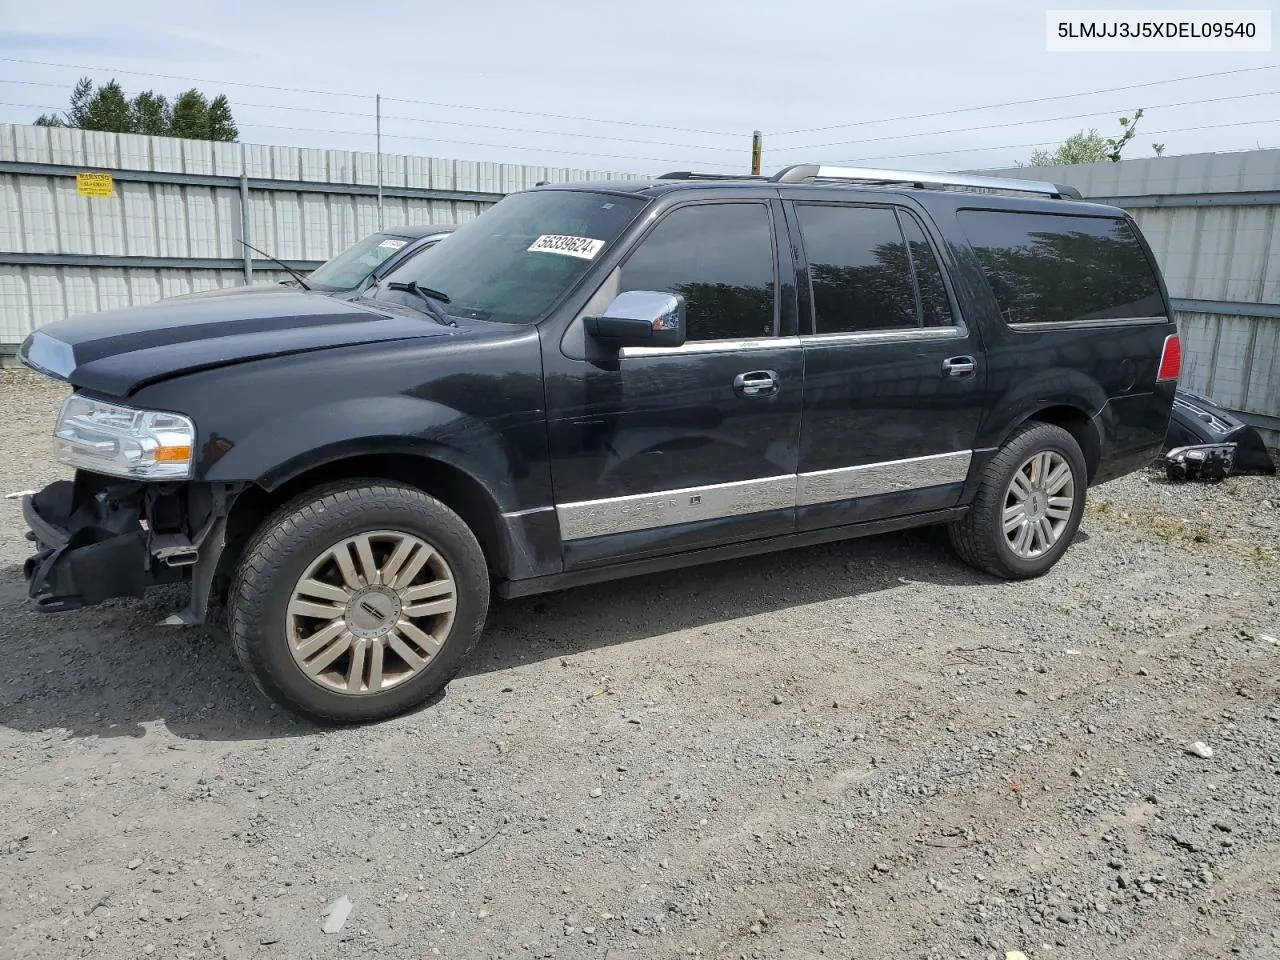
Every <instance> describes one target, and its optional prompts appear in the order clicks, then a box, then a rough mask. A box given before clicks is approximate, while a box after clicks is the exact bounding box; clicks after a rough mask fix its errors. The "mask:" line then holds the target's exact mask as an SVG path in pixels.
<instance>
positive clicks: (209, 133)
mask: <svg viewBox="0 0 1280 960" xmlns="http://www.w3.org/2000/svg"><path fill="white" fill-rule="evenodd" d="M205 139H206V140H221V141H223V142H224V143H234V142H235V141H236V140H238V139H240V128H239V127H237V126H236V122H235V120H233V119H232V118H231V104H230V103H229V102H228V101H227V95H226V94H225V93H220V94H218V95H217V96H216V97H214V98H213V100H212V101H211V102H210V103H209V115H208V126H207V128H206V130H205Z"/></svg>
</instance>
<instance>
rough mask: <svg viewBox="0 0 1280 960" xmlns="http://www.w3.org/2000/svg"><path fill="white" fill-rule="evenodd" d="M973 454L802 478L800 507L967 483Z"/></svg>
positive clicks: (823, 472) (867, 466) (933, 456)
mask: <svg viewBox="0 0 1280 960" xmlns="http://www.w3.org/2000/svg"><path fill="white" fill-rule="evenodd" d="M972 460H973V451H972V450H955V451H952V452H951V453H933V454H929V455H928V456H923V457H908V458H906V459H904V460H882V461H879V462H877V463H863V464H859V465H858V466H856V467H836V468H835V469H832V470H814V471H812V472H809V473H802V474H800V475H799V476H800V482H799V484H798V485H797V488H796V506H799V507H808V506H813V505H814V504H819V503H835V502H837V501H840V500H856V499H858V498H860V497H874V496H880V495H882V494H886V493H899V492H902V491H906V490H923V489H925V488H927V487H937V486H941V485H943V484H948V483H963V482H964V480H965V479H966V478H967V477H968V476H969V464H970V463H971V462H972Z"/></svg>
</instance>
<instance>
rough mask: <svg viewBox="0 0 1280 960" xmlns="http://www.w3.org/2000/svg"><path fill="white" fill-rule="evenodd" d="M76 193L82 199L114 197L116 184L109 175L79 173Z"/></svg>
mask: <svg viewBox="0 0 1280 960" xmlns="http://www.w3.org/2000/svg"><path fill="white" fill-rule="evenodd" d="M76 191H77V192H78V193H79V194H80V196H82V197H114V196H115V195H116V189H115V184H114V183H113V182H112V180H111V174H109V173H77V174H76Z"/></svg>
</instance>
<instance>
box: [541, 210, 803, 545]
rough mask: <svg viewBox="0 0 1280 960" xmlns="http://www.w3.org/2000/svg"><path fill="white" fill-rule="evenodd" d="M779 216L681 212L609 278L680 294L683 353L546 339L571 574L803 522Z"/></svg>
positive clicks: (618, 288) (624, 286) (794, 365)
mask: <svg viewBox="0 0 1280 960" xmlns="http://www.w3.org/2000/svg"><path fill="white" fill-rule="evenodd" d="M775 220H777V221H780V220H781V206H780V204H778V203H776V202H774V203H770V202H767V201H763V200H761V201H737V202H735V201H724V202H697V203H689V204H686V205H683V206H677V207H675V208H673V209H671V210H669V211H668V212H667V213H665V215H663V216H662V217H661V218H660V219H658V220H657V222H656V223H655V224H654V226H653V227H652V228H651V229H650V230H649V232H648V233H647V234H646V235H645V236H644V237H642V238H641V240H640V241H639V242H638V244H637V245H636V247H635V249H634V250H633V251H632V252H631V253H630V254H629V255H628V256H627V257H626V258H625V259H624V260H623V261H622V262H621V264H620V266H619V268H618V270H616V271H614V272H612V273H611V275H610V278H609V279H608V280H607V281H606V286H607V287H608V290H607V291H606V293H608V295H610V296H612V295H614V294H616V293H620V292H625V291H628V290H656V291H664V292H670V293H677V294H680V295H682V296H683V297H685V299H686V302H687V328H688V337H687V342H686V343H685V345H684V346H682V347H675V348H624V349H623V350H622V351H621V353H619V354H618V355H616V356H610V357H608V358H606V359H600V360H594V361H593V360H574V359H570V358H568V357H566V356H565V355H564V354H563V353H562V352H561V350H560V344H559V342H548V343H544V344H543V354H544V364H545V382H546V393H547V414H548V432H549V441H550V449H551V461H552V480H553V483H554V489H555V499H556V513H557V516H558V519H559V522H560V533H561V537H562V540H563V548H564V559H565V568H566V569H573V568H578V567H584V566H591V565H595V564H601V563H609V562H614V561H619V560H626V559H639V558H642V557H650V556H659V555H662V554H665V553H673V552H683V551H687V550H692V549H697V548H699V547H707V546H714V545H718V544H723V543H730V542H734V541H740V540H748V539H756V538H760V537H768V536H775V535H779V534H786V533H791V532H792V531H793V530H794V528H795V472H796V463H797V442H798V439H799V429H800V409H801V401H802V396H803V369H802V355H801V348H800V344H799V339H798V338H797V337H796V336H794V335H791V336H780V325H781V324H782V322H783V319H782V318H783V311H782V310H781V309H780V303H779V275H780V270H779V262H778V259H779V254H778V249H779V245H778V244H776V243H775ZM783 229H784V230H785V228H783ZM787 256H788V258H789V257H790V254H789V253H788V254H787ZM788 262H790V260H788ZM792 270H794V268H792ZM787 289H788V291H789V292H790V291H791V290H792V289H793V288H790V287H788V288H787ZM593 299H594V298H593ZM793 303H794V301H793ZM787 320H788V321H790V322H792V323H794V307H793V308H792V310H791V312H790V313H789V314H788V316H787ZM577 322H580V319H579V321H577ZM788 332H791V333H794V331H788Z"/></svg>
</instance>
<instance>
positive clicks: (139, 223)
mask: <svg viewBox="0 0 1280 960" xmlns="http://www.w3.org/2000/svg"><path fill="white" fill-rule="evenodd" d="M78 173H109V174H111V175H112V179H113V187H112V196H109V197H94V196H82V195H81V194H80V192H79V190H78V188H77V180H76V175H77V174H78ZM630 176H632V175H630V174H610V173H606V172H603V171H597V170H579V169H570V168H563V167H527V166H519V165H516V164H505V163H477V162H472V161H466V160H440V159H434V158H431V157H409V156H397V155H390V154H383V156H382V189H381V196H382V219H383V224H384V225H385V226H389V227H390V226H397V225H400V224H425V223H461V222H463V221H466V220H470V219H471V218H473V217H475V216H476V215H477V214H479V213H480V212H481V211H482V210H484V209H485V208H486V207H488V206H489V205H491V204H492V203H494V202H496V201H497V200H499V199H500V198H501V197H502V196H503V195H505V194H507V193H510V192H512V191H514V190H520V189H524V188H526V187H531V186H533V185H534V184H535V183H537V182H538V181H541V180H551V181H564V180H588V179H591V180H596V179H605V178H611V177H612V178H627V177H630ZM378 194H379V189H378V156H377V154H375V153H359V152H353V151H349V150H312V149H301V148H296V147H269V146H259V145H252V144H239V143H208V142H203V141H197V140H179V139H174V138H169V137H143V136H133V135H127V134H113V133H96V132H92V131H85V130H70V129H53V128H47V127H31V126H20V125H13V124H0V351H5V350H7V351H8V352H12V351H13V349H14V348H15V347H16V345H17V344H19V343H21V342H22V340H24V339H25V338H26V336H27V334H29V333H30V332H31V331H32V330H34V329H35V328H36V327H38V326H41V325H42V324H45V323H49V322H51V321H54V320H60V319H62V318H64V317H66V316H72V315H75V314H80V313H90V312H94V311H98V310H107V309H110V308H113V307H120V306H128V305H131V304H139V303H149V302H151V301H153V300H156V299H159V298H160V297H166V296H173V295H176V294H180V293H189V292H192V291H195V290H206V289H211V288H215V287H225V286H235V285H238V284H242V283H244V282H245V277H246V275H247V273H248V271H253V279H254V280H255V281H270V280H275V279H280V278H283V277H285V276H286V274H284V273H283V272H280V271H279V268H278V267H276V266H275V265H274V264H272V263H271V262H270V261H269V260H262V259H256V258H254V255H252V254H248V252H247V251H246V249H245V248H244V246H243V245H242V244H241V242H240V241H241V238H242V237H244V238H245V239H247V240H248V242H249V243H251V244H253V245H254V246H255V247H258V248H259V249H261V250H264V251H266V252H268V253H270V254H272V255H273V256H276V257H279V258H280V259H281V260H284V261H285V262H286V263H288V264H289V265H290V266H291V267H294V268H295V269H312V268H314V267H316V266H318V265H319V264H320V263H322V262H323V261H325V260H327V259H329V258H330V257H332V256H334V255H335V254H337V253H339V252H341V251H342V250H344V249H345V248H346V247H348V246H350V245H351V244H352V243H354V242H355V241H356V240H358V239H360V238H361V237H363V236H366V235H367V234H369V233H372V232H373V231H375V230H377V229H378V226H379V224H378Z"/></svg>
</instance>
